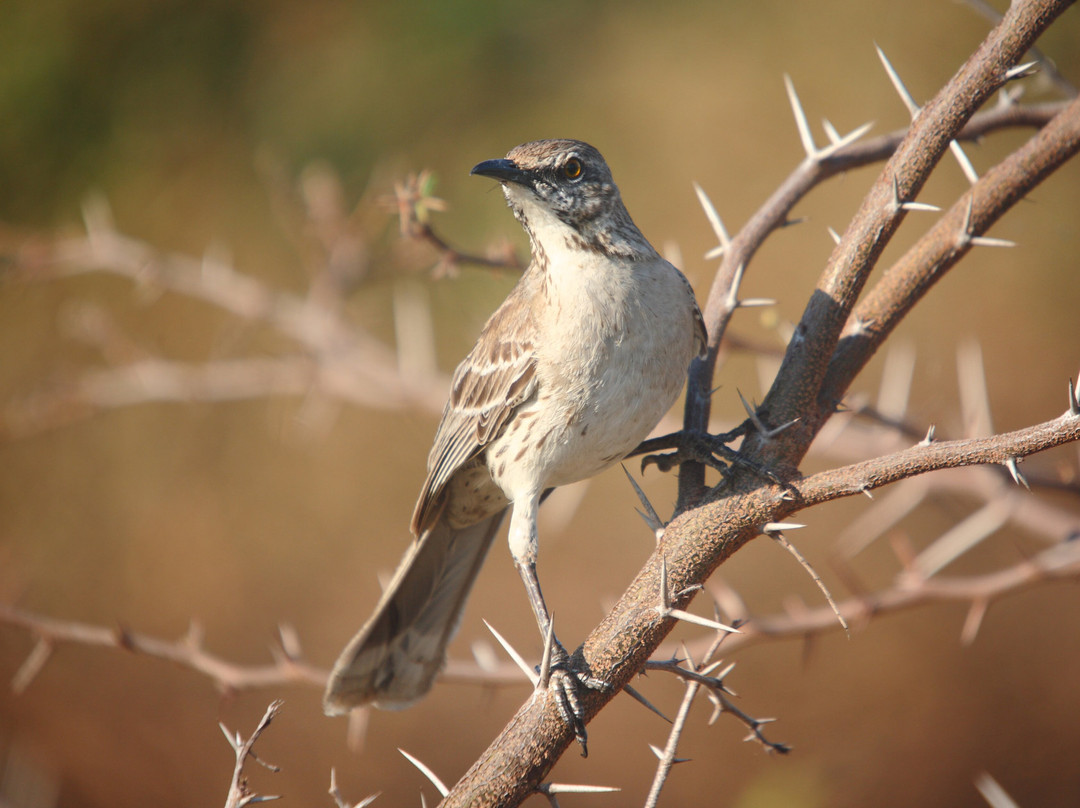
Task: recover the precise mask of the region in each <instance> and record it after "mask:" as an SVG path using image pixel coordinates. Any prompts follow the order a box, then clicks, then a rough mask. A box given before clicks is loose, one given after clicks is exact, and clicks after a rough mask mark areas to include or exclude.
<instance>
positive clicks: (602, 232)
mask: <svg viewBox="0 0 1080 808" xmlns="http://www.w3.org/2000/svg"><path fill="white" fill-rule="evenodd" d="M470 173H472V174H479V175H481V176H484V177H491V178H492V179H496V180H498V181H499V182H501V183H502V187H503V193H504V194H505V195H506V200H507V202H508V203H509V204H510V208H511V209H512V210H513V211H514V215H515V216H516V217H517V219H518V221H520V222H521V224H522V225H523V226H524V228H525V230H526V231H527V232H528V233H529V235H530V237H531V238H532V239H533V240H534V242H535V241H536V240H537V239H539V240H541V241H546V240H548V239H550V238H552V237H554V235H555V233H558V232H561V233H562V234H563V237H564V238H567V239H571V240H576V241H578V242H580V244H579V245H578V246H584V247H587V248H589V249H593V250H597V251H601V252H605V253H613V254H619V255H629V254H632V253H633V252H635V251H640V250H642V249H645V250H647V251H648V252H649V253H652V248H651V247H650V246H648V242H646V241H645V239H644V237H642V236H641V234H640V232H638V230H637V228H636V227H635V226H634V223H633V222H632V221H631V219H630V215H629V214H628V213H627V212H626V208H625V207H624V206H623V203H622V198H621V197H620V195H619V189H618V187H616V185H615V181H614V180H613V179H612V178H611V169H609V168H608V165H607V163H606V162H605V161H604V158H603V156H602V155H601V154H600V152H598V151H597V150H596V149H595V148H593V147H592V146H590V145H589V144H588V143H583V142H581V141H580V140H535V141H533V142H531V143H523V144H522V145H520V146H515V147H514V148H513V149H511V150H510V152H509V153H508V154H507V155H506V157H503V158H499V159H497V160H485V161H484V162H482V163H479V164H477V165H476V166H475V167H473V170H472V171H471V172H470Z"/></svg>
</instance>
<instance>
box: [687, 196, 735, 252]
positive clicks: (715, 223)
mask: <svg viewBox="0 0 1080 808" xmlns="http://www.w3.org/2000/svg"><path fill="white" fill-rule="evenodd" d="M694 193H696V194H697V198H698V202H699V203H700V204H701V209H702V210H704V211H705V218H707V219H708V220H709V224H710V225H711V226H712V229H713V233H715V234H716V238H717V240H718V241H719V242H720V246H719V249H720V250H721V251H724V250H727V248H728V247H729V246H731V237H730V236H729V235H728V231H727V228H726V227H724V221H723V219H721V218H720V214H719V213H717V212H716V206H714V205H713V203H712V200H711V199H709V195H708V194H706V193H705V191H704V189H703V188H702V187H701V186H700V185H698V184H697V183H696V182H695V183H694Z"/></svg>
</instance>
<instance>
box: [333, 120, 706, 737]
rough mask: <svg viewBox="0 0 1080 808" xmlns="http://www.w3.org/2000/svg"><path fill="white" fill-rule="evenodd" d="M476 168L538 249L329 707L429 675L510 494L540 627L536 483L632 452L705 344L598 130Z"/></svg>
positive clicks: (349, 704) (571, 672)
mask: <svg viewBox="0 0 1080 808" xmlns="http://www.w3.org/2000/svg"><path fill="white" fill-rule="evenodd" d="M471 173H473V174H480V175H481V176H484V177H491V178H493V179H496V180H498V181H499V182H500V183H501V184H502V189H503V193H504V194H505V195H506V200H507V202H508V203H509V205H510V208H511V210H513V212H514V216H515V217H517V219H518V221H519V222H521V226H522V227H524V228H525V232H526V233H528V234H529V240H530V242H531V246H532V261H531V263H530V264H529V267H528V269H527V270H526V271H525V273H524V275H522V277H521V280H519V281H518V283H517V285H516V286H515V287H514V289H513V290H512V291H511V292H510V294H509V296H508V297H507V298H506V300H505V301H504V302H503V304H502V305H501V306H500V307H499V308H498V310H497V311H496V312H495V313H494V314H493V315H492V316H491V319H489V320H488V322H487V324H486V325H485V326H484V330H483V331H482V332H481V334H480V338H479V339H478V340H477V343H476V345H475V346H474V347H473V349H472V351H470V352H469V355H468V356H467V357H465V360H464V361H463V362H462V363H461V364H460V365H459V366H458V368H457V370H456V371H455V372H454V377H453V384H452V388H451V391H450V400H449V401H448V402H447V404H446V408H445V409H444V410H443V416H442V422H441V423H440V424H439V429H438V432H437V433H436V435H435V443H434V445H433V446H432V448H431V454H430V455H429V457H428V474H427V479H426V480H425V481H424V485H423V488H422V489H421V490H420V497H419V499H418V501H417V503H416V510H415V512H414V513H413V518H412V532H413V534H414V535H415V536H416V539H415V541H413V542H412V544H411V545H410V547H409V549H408V551H407V552H406V553H405V557H404V558H403V559H402V561H401V564H400V566H399V567H398V569H397V572H396V573H395V574H394V579H393V580H392V581H391V582H390V585H389V586H388V587H387V589H386V591H385V592H384V593H383V596H382V598H381V599H380V601H379V604H378V606H376V607H375V613H374V614H373V615H372V617H371V618H370V619H369V620H368V622H367V623H366V624H365V625H364V627H363V628H362V629H360V632H359V633H358V634H357V635H356V636H355V637H354V638H353V639H352V641H351V642H350V643H349V644H348V645H347V646H346V647H345V650H344V651H343V652H342V654H341V656H340V658H339V659H338V661H337V663H336V664H335V665H334V670H333V672H332V674H331V676H330V682H329V685H328V686H327V690H326V695H325V697H324V701H323V706H324V709H325V710H326V712H327V713H328V714H330V715H334V714H341V713H344V712H347V711H348V710H349V709H351V708H353V707H358V706H360V705H363V704H367V703H373V704H374V705H375V706H376V707H382V708H390V709H394V708H402V707H406V706H408V705H410V704H412V703H413V702H415V701H417V700H418V699H419V698H420V697H421V696H423V695H424V694H425V693H427V691H428V690H429V689H430V688H431V685H432V681H433V680H434V678H435V676H436V674H437V673H438V672H439V670H440V668H441V667H442V666H443V664H444V662H445V656H446V645H447V643H448V642H449V641H450V638H451V637H452V636H453V635H454V632H455V631H456V629H457V626H458V623H459V621H460V619H461V613H462V611H463V609H464V606H465V599H466V597H467V596H468V594H469V590H470V589H471V588H472V585H473V581H474V580H475V579H476V575H477V573H478V571H479V570H480V565H481V564H482V563H483V561H484V556H485V555H486V554H487V551H488V548H489V547H490V546H491V543H492V540H493V539H494V537H495V533H496V531H497V530H498V528H499V524H500V523H501V521H502V518H503V515H504V514H505V513H506V510H507V508H508V507H509V508H510V509H511V517H510V535H509V542H510V552H511V554H512V555H513V558H514V564H515V566H516V567H517V569H518V572H519V573H520V574H521V578H522V580H523V581H524V582H525V589H526V591H527V593H528V596H529V601H530V603H531V604H532V609H533V612H534V613H535V615H536V621H537V624H538V625H539V627H540V633H541V635H542V636H544V637H547V636H548V633H549V630H550V623H551V618H550V615H549V612H548V609H547V606H546V605H545V604H544V598H543V596H542V595H541V593H540V582H539V580H538V578H537V575H536V555H537V530H536V513H537V508H538V507H539V504H540V501H541V499H542V497H543V496H544V493H545V491H548V490H550V489H551V488H553V487H555V486H559V485H565V484H567V483H572V482H576V481H578V480H582V479H585V478H586V477H590V476H592V475H594V474H596V473H597V472H599V471H601V470H602V469H604V468H607V467H608V466H610V465H611V464H613V463H616V462H618V461H619V460H621V459H623V458H624V457H625V456H627V455H628V454H630V453H631V451H632V450H633V449H634V448H635V447H636V446H637V445H638V444H639V443H640V442H641V441H642V440H643V439H644V438H645V437H646V436H647V435H648V434H649V432H650V431H651V430H652V429H653V427H655V426H656V424H657V423H658V422H659V420H660V418H661V417H662V416H663V415H664V413H665V412H666V411H667V410H668V409H669V408H670V407H671V405H672V404H673V403H674V402H675V399H676V398H677V396H678V394H679V391H680V390H681V388H682V386H683V382H684V380H685V378H686V370H687V365H688V364H689V362H690V360H691V359H692V358H693V357H694V356H696V355H699V354H700V353H701V352H702V351H703V350H704V348H705V342H706V335H705V326H704V323H703V321H702V318H701V312H700V311H699V310H698V306H697V303H696V302H695V300H694V293H693V290H692V289H691V288H690V284H689V283H688V282H687V280H686V278H685V277H683V274H682V273H681V272H679V270H677V269H676V268H675V267H674V266H672V265H671V264H669V263H668V262H667V261H665V260H664V259H663V258H661V257H660V255H659V254H658V253H657V252H656V250H654V249H653V248H652V245H650V244H649V242H648V241H647V240H646V239H645V237H644V236H643V235H642V234H641V231H640V230H638V229H637V227H636V226H635V225H634V222H633V221H632V220H631V219H630V214H629V213H627V212H626V208H625V207H624V206H623V202H622V198H621V197H620V195H619V189H618V188H616V187H615V183H614V181H613V180H612V178H611V171H610V170H609V169H608V166H607V163H605V162H604V158H603V157H602V156H601V155H600V153H599V152H598V151H597V150H596V149H594V148H593V147H592V146H589V145H588V144H586V143H582V142H580V141H577V140H539V141H536V142H533V143H525V144H523V145H521V146H518V147H516V148H514V149H512V150H511V151H510V153H509V154H507V155H506V157H505V158H504V159H499V160H486V161H484V162H482V163H480V164H479V165H477V166H476V167H475V168H473V170H472V172H471ZM554 646H555V653H556V657H555V659H554V662H555V664H554V665H553V666H552V669H553V671H555V674H556V675H553V676H552V678H551V680H550V684H549V688H550V690H552V691H554V692H555V697H556V699H557V700H558V705H559V708H560V710H561V711H562V715H563V717H564V718H565V719H566V721H567V722H568V723H569V724H570V725H571V727H572V728H573V729H574V732H575V735H576V736H577V738H578V740H579V741H581V742H582V746H583V749H584V740H585V728H584V722H583V720H582V715H581V710H580V708H579V706H578V699H577V696H576V694H575V688H576V687H577V686H578V685H581V684H585V685H587V686H590V687H596V686H597V683H596V682H595V680H591V679H589V677H588V676H587V673H586V672H584V671H582V670H577V669H575V668H574V664H573V663H572V662H571V660H570V659H569V658H568V656H567V654H566V652H565V651H564V650H563V649H562V646H561V645H558V643H557V641H556V642H555V643H554ZM600 685H601V686H602V683H600Z"/></svg>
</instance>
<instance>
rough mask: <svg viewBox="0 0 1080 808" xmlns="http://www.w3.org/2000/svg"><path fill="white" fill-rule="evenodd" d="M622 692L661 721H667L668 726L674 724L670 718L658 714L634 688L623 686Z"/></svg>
mask: <svg viewBox="0 0 1080 808" xmlns="http://www.w3.org/2000/svg"><path fill="white" fill-rule="evenodd" d="M623 692H624V693H626V695H628V696H630V697H631V698H632V699H634V700H635V701H636V702H638V703H639V704H641V705H643V706H645V707H647V708H648V709H650V710H652V711H653V712H654V713H656V714H657V715H658V716H660V717H661V718H662V719H664V720H665V721H667V722H668V723H669V724H672V723H674V722H673V721H672V720H671V719H670V718H668V717H667V716H666V715H664V714H663V713H662V712H660V710H658V709H657V708H656V706H655V705H654V704H653V703H652V702H651V701H649V700H648V699H647V698H645V697H644V696H643V695H641V693H639V692H638V691H637V690H636V689H635V688H633V687H631V686H630V685H623Z"/></svg>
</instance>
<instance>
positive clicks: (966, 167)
mask: <svg viewBox="0 0 1080 808" xmlns="http://www.w3.org/2000/svg"><path fill="white" fill-rule="evenodd" d="M949 149H950V151H952V153H953V157H955V158H956V162H958V163H959V164H960V170H961V171H963V172H964V176H965V177H967V181H968V182H969V183H971V184H972V185H974V184H975V183H977V182H978V181H979V173H978V172H977V171H976V170H975V166H973V165H972V164H971V161H970V160H969V159H968V156H967V155H966V154H965V153H964V150H963V149H962V148H960V144H959V143H958V142H957V141H955V140H950V141H949Z"/></svg>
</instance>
